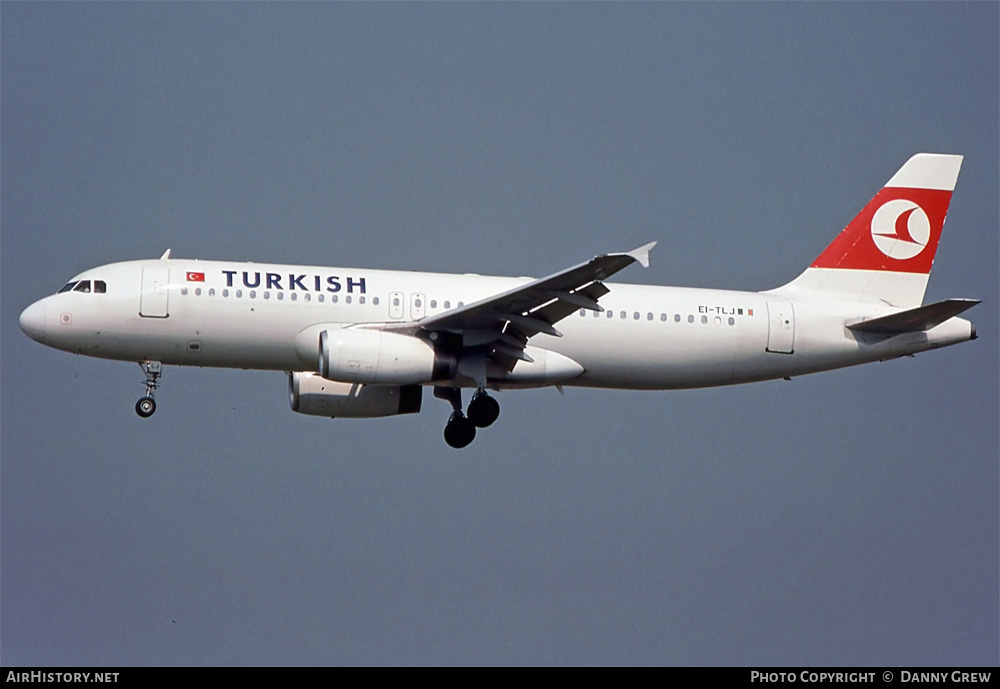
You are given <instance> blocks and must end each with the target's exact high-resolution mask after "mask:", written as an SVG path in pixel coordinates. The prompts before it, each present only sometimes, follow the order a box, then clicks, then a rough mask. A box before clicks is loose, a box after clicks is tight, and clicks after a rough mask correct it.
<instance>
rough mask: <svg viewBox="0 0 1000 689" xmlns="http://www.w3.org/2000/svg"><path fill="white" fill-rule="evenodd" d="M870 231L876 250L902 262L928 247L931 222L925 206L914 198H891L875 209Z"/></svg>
mask: <svg viewBox="0 0 1000 689" xmlns="http://www.w3.org/2000/svg"><path fill="white" fill-rule="evenodd" d="M871 231H872V240H874V242H875V246H877V247H878V250H879V251H881V252H882V253H883V254H885V255H886V256H888V257H889V258H892V259H895V260H897V261H905V260H906V259H909V258H913V257H914V256H917V255H918V254H920V252H922V251H923V250H924V249H925V248H927V242H929V241H930V238H931V223H930V220H928V219H927V213H925V212H924V209H923V208H921V207H920V206H918V205H917V204H916V203H914V202H913V201H908V200H906V199H894V200H892V201H887V202H886V203H884V204H883V205H882V206H881V207H880V208H879V209H878V210H877V211H875V215H873V216H872V222H871Z"/></svg>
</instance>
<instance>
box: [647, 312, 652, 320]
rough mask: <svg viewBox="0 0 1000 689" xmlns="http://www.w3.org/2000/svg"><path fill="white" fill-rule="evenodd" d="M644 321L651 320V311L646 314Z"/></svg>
mask: <svg viewBox="0 0 1000 689" xmlns="http://www.w3.org/2000/svg"><path fill="white" fill-rule="evenodd" d="M646 320H647V321H651V320H653V312H652V311H650V312H649V313H647V314H646Z"/></svg>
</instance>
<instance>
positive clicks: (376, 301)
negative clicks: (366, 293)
mask: <svg viewBox="0 0 1000 689" xmlns="http://www.w3.org/2000/svg"><path fill="white" fill-rule="evenodd" d="M372 304H374V305H375V306H378V297H372Z"/></svg>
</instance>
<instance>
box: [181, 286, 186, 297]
mask: <svg viewBox="0 0 1000 689" xmlns="http://www.w3.org/2000/svg"><path fill="white" fill-rule="evenodd" d="M187 293H188V288H187V287H181V294H185V295H186V294H187Z"/></svg>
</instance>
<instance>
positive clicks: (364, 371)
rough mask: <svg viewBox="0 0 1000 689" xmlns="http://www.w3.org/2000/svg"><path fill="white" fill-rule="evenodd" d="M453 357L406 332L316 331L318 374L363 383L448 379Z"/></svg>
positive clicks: (376, 383) (402, 382)
mask: <svg viewBox="0 0 1000 689" xmlns="http://www.w3.org/2000/svg"><path fill="white" fill-rule="evenodd" d="M456 366H457V364H456V362H455V358H454V357H453V356H449V355H444V354H441V353H439V352H437V351H435V349H434V345H433V344H431V343H430V342H427V341H425V340H421V339H419V338H416V337H410V336H409V335H397V334H396V333H387V332H383V331H381V330H365V329H353V328H336V329H335V328H329V329H327V330H324V331H322V332H321V333H320V334H319V374H320V375H321V376H322V377H323V378H326V379H328V380H339V381H342V382H345V383H362V384H364V385H414V384H420V383H429V382H431V381H434V380H444V379H447V378H451V376H452V375H454V372H455V369H456Z"/></svg>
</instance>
